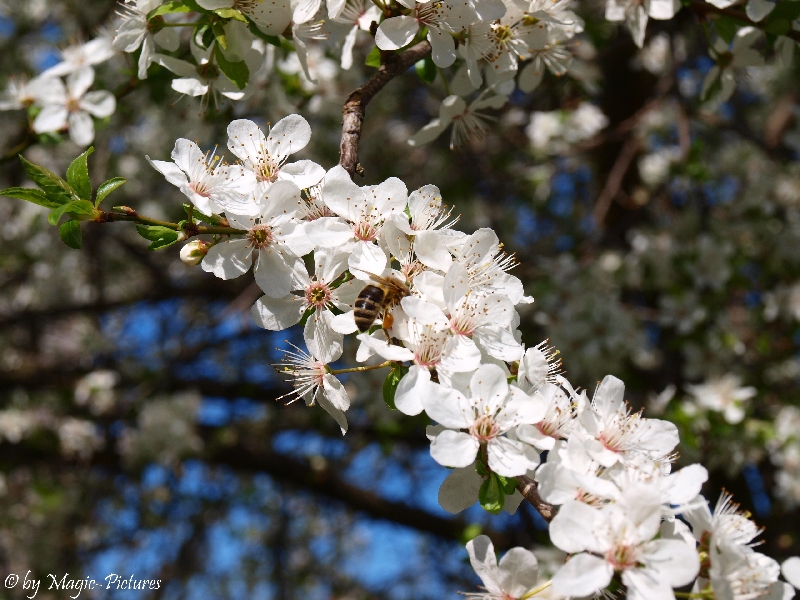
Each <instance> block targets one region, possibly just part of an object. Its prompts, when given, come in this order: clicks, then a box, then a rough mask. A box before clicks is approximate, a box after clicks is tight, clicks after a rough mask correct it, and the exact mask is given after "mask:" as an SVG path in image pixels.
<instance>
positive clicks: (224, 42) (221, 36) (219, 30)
mask: <svg viewBox="0 0 800 600" xmlns="http://www.w3.org/2000/svg"><path fill="white" fill-rule="evenodd" d="M211 31H213V32H214V39H215V40H217V45H218V46H222V49H223V50H227V49H228V38H227V36H226V35H225V26H224V25H223V24H222V23H221V22H220V21H214V23H212V24H211Z"/></svg>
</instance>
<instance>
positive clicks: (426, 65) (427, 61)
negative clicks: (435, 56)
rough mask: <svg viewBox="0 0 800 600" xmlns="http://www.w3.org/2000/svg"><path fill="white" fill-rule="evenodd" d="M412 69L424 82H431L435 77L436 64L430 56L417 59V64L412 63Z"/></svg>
mask: <svg viewBox="0 0 800 600" xmlns="http://www.w3.org/2000/svg"><path fill="white" fill-rule="evenodd" d="M414 70H415V71H416V72H417V75H419V78H420V79H422V81H424V82H425V83H433V81H434V79H436V65H435V64H433V60H432V59H431V57H430V56H426V57H425V58H423V59H422V60H418V61H417V64H415V65H414Z"/></svg>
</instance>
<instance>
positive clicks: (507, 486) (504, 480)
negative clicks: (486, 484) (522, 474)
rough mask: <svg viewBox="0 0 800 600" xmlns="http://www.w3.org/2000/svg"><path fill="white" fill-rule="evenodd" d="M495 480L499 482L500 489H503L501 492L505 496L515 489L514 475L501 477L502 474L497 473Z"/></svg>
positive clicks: (515, 479) (515, 480)
mask: <svg viewBox="0 0 800 600" xmlns="http://www.w3.org/2000/svg"><path fill="white" fill-rule="evenodd" d="M497 480H498V482H499V483H500V489H502V490H503V493H504V494H505V495H506V496H510V495H511V494H513V493H514V492H515V491H517V478H516V477H503V476H502V475H497Z"/></svg>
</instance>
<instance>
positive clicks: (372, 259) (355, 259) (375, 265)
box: [348, 241, 388, 278]
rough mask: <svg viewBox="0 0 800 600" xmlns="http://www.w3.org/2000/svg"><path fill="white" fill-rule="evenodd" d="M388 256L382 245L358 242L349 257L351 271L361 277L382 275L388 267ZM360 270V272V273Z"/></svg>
mask: <svg viewBox="0 0 800 600" xmlns="http://www.w3.org/2000/svg"><path fill="white" fill-rule="evenodd" d="M387 261H388V258H387V257H386V254H385V253H384V251H383V250H381V248H380V246H378V245H377V244H373V243H371V242H361V241H359V242H356V244H355V247H354V248H353V253H352V254H351V255H350V258H349V259H348V264H349V265H350V272H351V273H352V274H353V275H355V276H356V277H359V278H362V277H363V278H368V277H369V275H380V274H381V273H383V271H384V269H386V263H387ZM359 272H360V273H359Z"/></svg>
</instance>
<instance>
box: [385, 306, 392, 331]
mask: <svg viewBox="0 0 800 600" xmlns="http://www.w3.org/2000/svg"><path fill="white" fill-rule="evenodd" d="M392 325H394V317H393V316H392V313H390V312H389V311H388V310H387V311H386V312H384V313H383V328H384V329H391V328H392Z"/></svg>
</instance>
